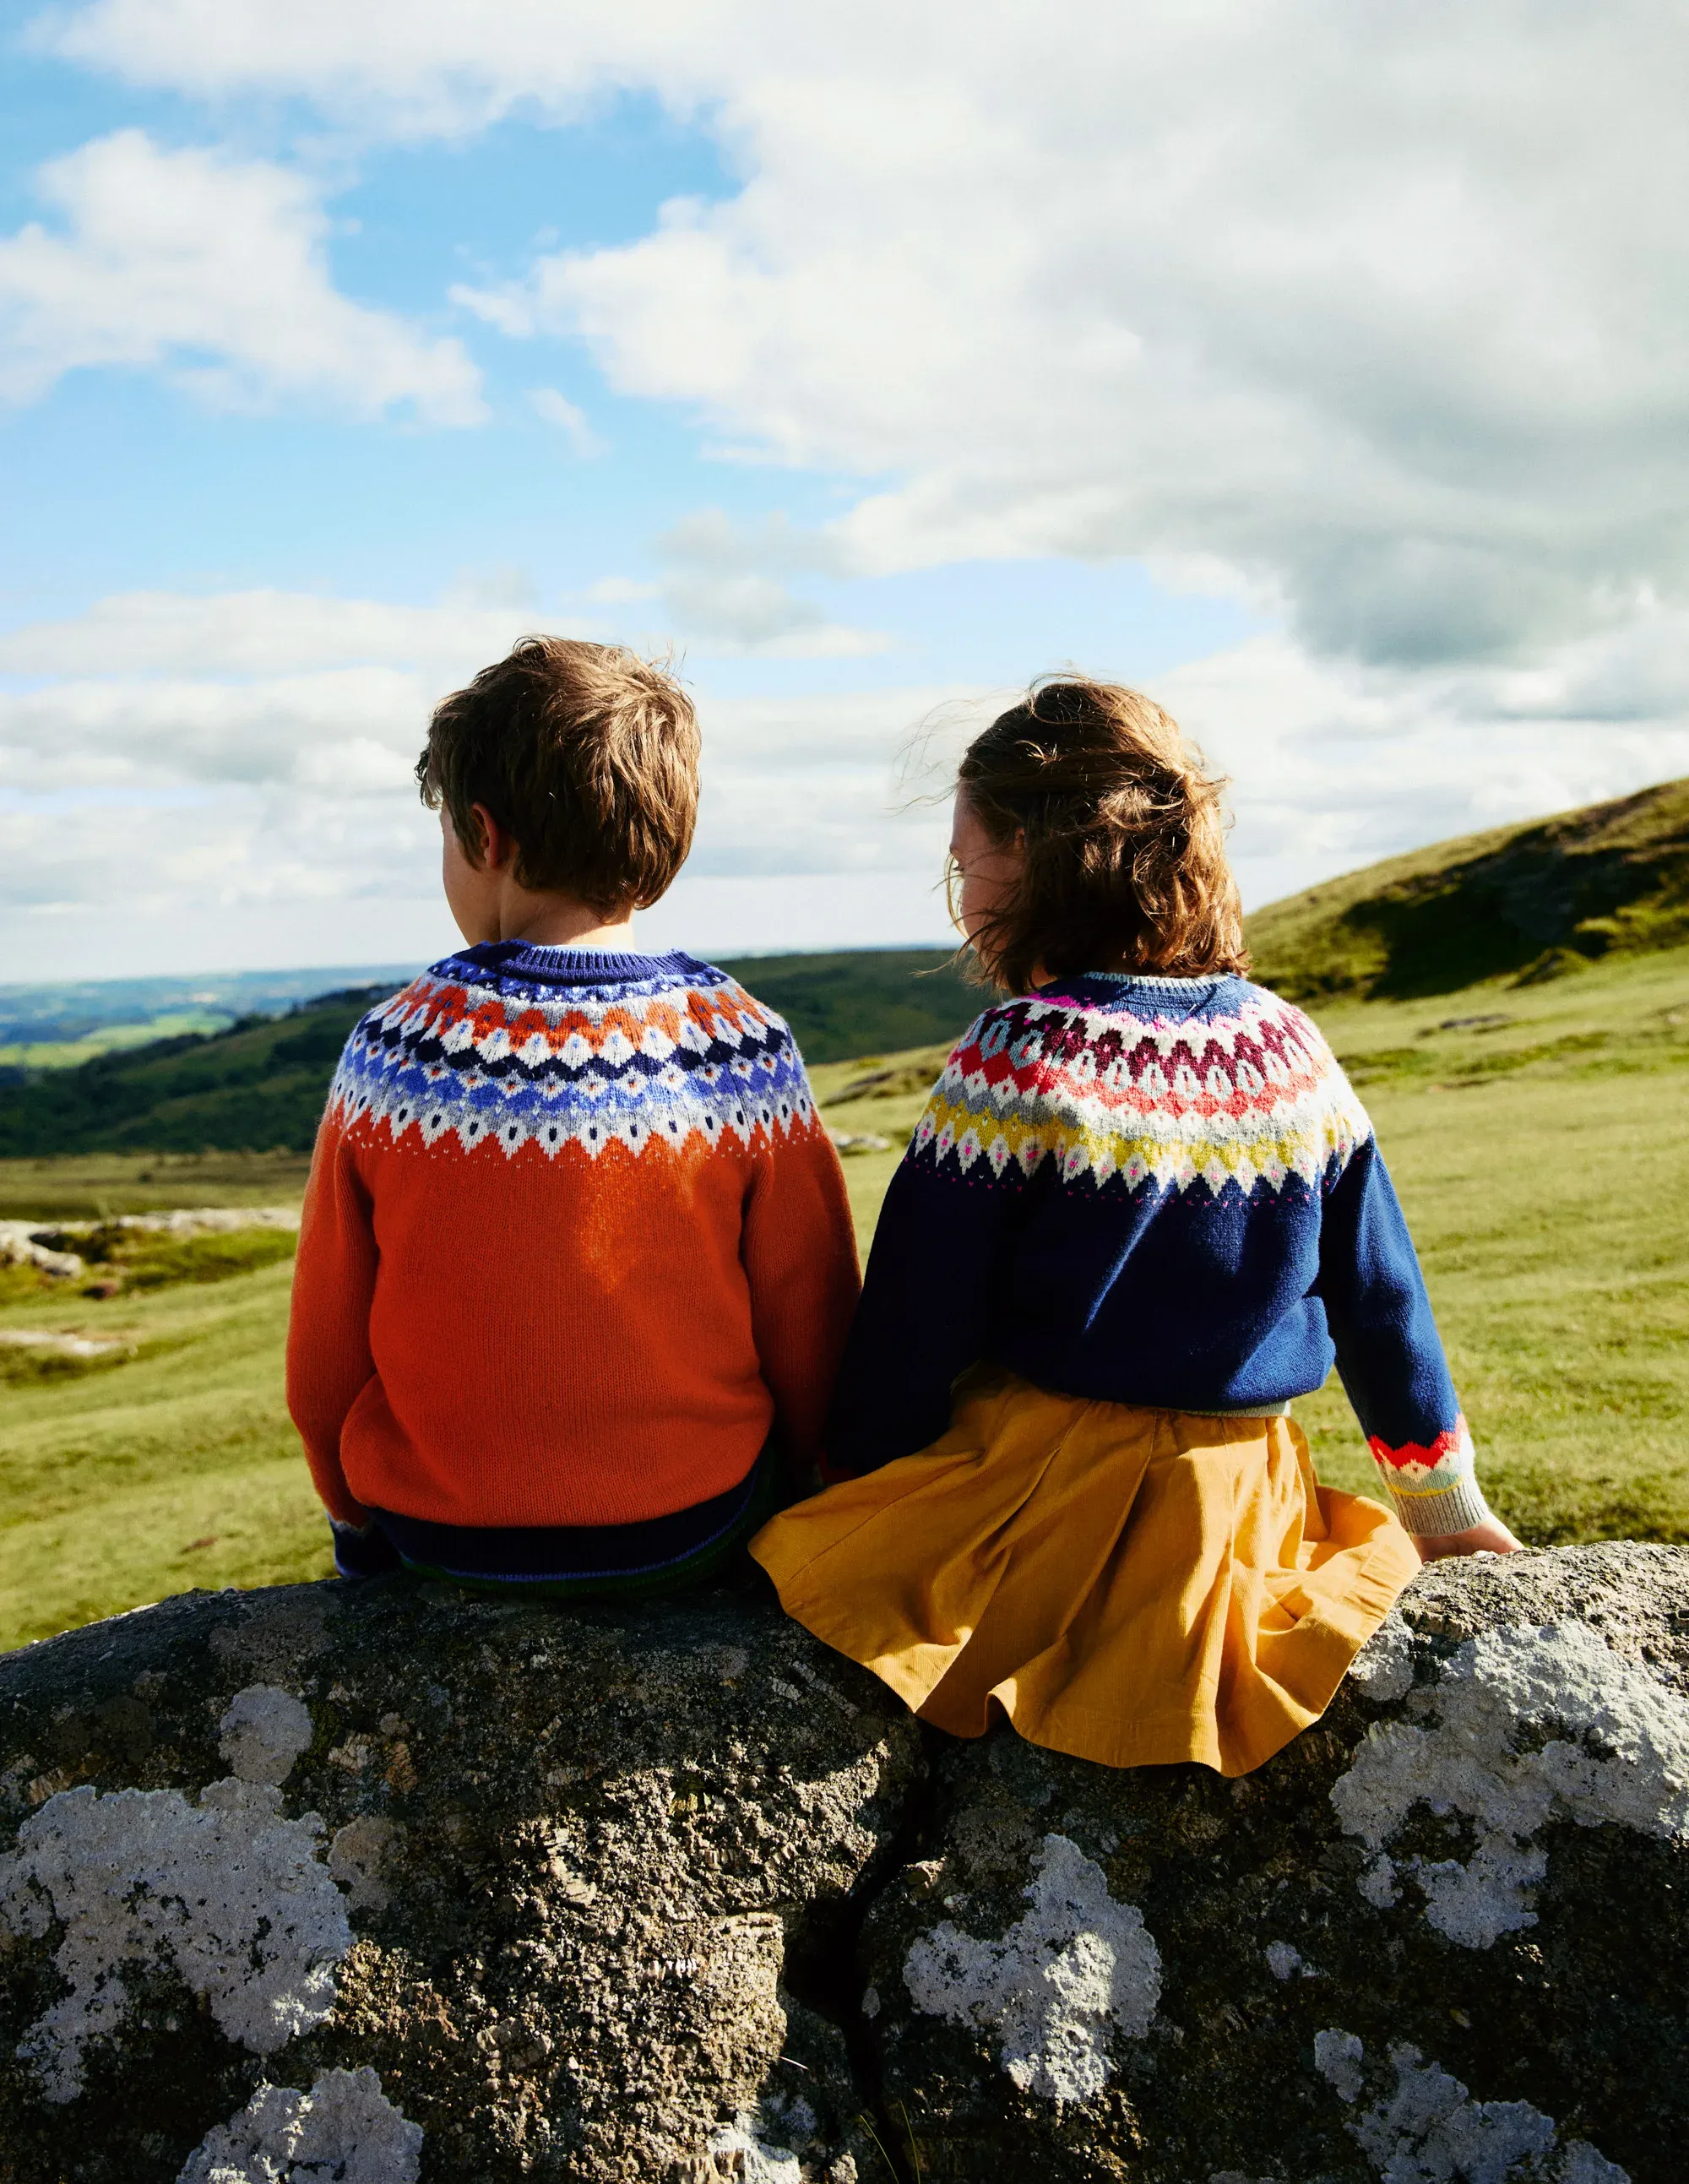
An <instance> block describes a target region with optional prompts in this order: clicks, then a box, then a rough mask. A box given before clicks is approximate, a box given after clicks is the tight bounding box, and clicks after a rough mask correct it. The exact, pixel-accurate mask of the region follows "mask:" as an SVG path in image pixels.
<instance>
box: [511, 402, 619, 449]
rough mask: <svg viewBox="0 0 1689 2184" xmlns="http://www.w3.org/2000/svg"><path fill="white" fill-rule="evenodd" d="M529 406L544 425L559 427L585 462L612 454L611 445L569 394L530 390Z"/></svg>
mask: <svg viewBox="0 0 1689 2184" xmlns="http://www.w3.org/2000/svg"><path fill="white" fill-rule="evenodd" d="M528 407H529V408H530V409H532V411H533V414H534V415H535V416H536V417H538V419H539V420H540V421H541V422H542V423H543V424H546V425H554V426H556V428H557V430H558V431H559V432H561V433H562V434H563V435H564V437H566V439H567V441H568V443H569V444H570V446H571V448H573V449H574V451H575V453H576V454H577V455H578V456H579V457H580V458H581V460H582V461H583V462H586V461H588V460H590V459H591V458H592V457H593V456H594V455H602V454H608V453H609V443H608V442H607V441H605V440H601V439H600V438H599V436H598V434H597V433H596V432H594V430H593V428H592V426H590V425H589V424H588V422H587V415H586V412H585V410H584V409H581V408H580V407H579V406H578V405H577V404H575V403H573V402H571V400H570V399H569V398H568V396H567V395H566V394H560V393H558V391H557V389H556V388H555V387H530V388H529V390H528Z"/></svg>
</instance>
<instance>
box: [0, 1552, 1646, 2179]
mask: <svg viewBox="0 0 1689 2184" xmlns="http://www.w3.org/2000/svg"><path fill="white" fill-rule="evenodd" d="M0 1818H3V1820H4V1827H3V1830H0V2025H3V2027H4V2031H3V2034H0V2179H3V2180H5V2184H47V2180H53V2184H59V2180H64V2184H70V2180H73V2179H74V2180H76V2184H119V2180H121V2184H154V2180H156V2184H212V2180H214V2179H215V2184H247V2180H248V2179H250V2180H253V2184H257V2180H259V2179H262V2180H265V2184H280V2180H283V2179H286V2180H287V2181H288V2184H306V2180H307V2179H309V2180H312V2184H315V2180H318V2179H321V2178H326V2177H331V2176H340V2177H341V2178H342V2180H343V2184H445V2180H449V2184H503V2180H504V2179H507V2178H510V2179H514V2178H516V2177H534V2178H555V2179H560V2180H561V2179H570V2180H573V2179H583V2180H586V2179H594V2180H596V2179H626V2180H629V2184H632V2180H636V2179H637V2180H639V2184H647V2180H650V2184H722V2180H727V2179H738V2180H740V2184H822V2180H826V2184H893V2180H900V2181H901V2184H909V2181H910V2180H912V2179H914V2178H916V2177H917V2176H920V2177H921V2178H923V2179H925V2180H931V2181H932V2184H937V2180H939V2179H944V2180H950V2184H1003V2180H1005V2179H1006V2178H1012V2179H1015V2180H1018V2179H1020V2178H1023V2177H1025V2178H1036V2179H1037V2180H1038V2184H1066V2180H1085V2184H1091V2180H1099V2184H1100V2180H1103V2179H1107V2180H1110V2184H1374V2180H1383V2184H1458V2180H1464V2184H1624V2181H1625V2180H1629V2184H1667V2180H1669V2179H1673V2178H1675V2177H1676V2176H1678V2175H1679V2174H1681V2160H1680V2157H1679V2148H1681V2145H1682V2144H1683V2143H1684V2142H1685V2138H1686V2127H1689V2113H1686V2110H1689V2024H1686V2019H1689V1977H1686V1974H1689V1931H1686V1921H1685V1914H1684V1903H1685V1894H1686V1888H1689V1848H1686V1845H1689V1552H1686V1551H1685V1550H1681V1549H1675V1548H1664V1547H1648V1546H1628V1545H1617V1544H1614V1545H1605V1546H1594V1547H1583V1548H1569V1549H1562V1550H1559V1551H1557V1552H1552V1553H1547V1554H1539V1555H1531V1556H1528V1557H1516V1558H1513V1559H1512V1560H1510V1561H1508V1562H1506V1563H1502V1562H1497V1561H1495V1560H1490V1559H1486V1560H1482V1561H1479V1562H1469V1563H1444V1564H1441V1565H1438V1566H1436V1567H1435V1568H1432V1569H1430V1570H1428V1571H1427V1572H1425V1573H1424V1575H1423V1576H1422V1577H1421V1578H1420V1579H1419V1581H1418V1582H1417V1583H1416V1584H1415V1585H1414V1586H1413V1589H1412V1590H1411V1591H1410V1592H1409V1593H1408V1595H1407V1596H1406V1598H1405V1600H1404V1602H1402V1607H1400V1608H1399V1609H1398V1611H1397V1613H1396V1614H1395V1615H1393V1616H1392V1617H1391V1619H1390V1621H1389V1622H1388V1623H1387V1624H1385V1628H1384V1630H1382V1631H1381V1632H1380V1634H1379V1636H1378V1637H1377V1639H1375V1640H1374V1643H1373V1644H1372V1645H1371V1646H1369V1647H1368V1650H1367V1652H1365V1653H1364V1654H1363V1657H1362V1658H1361V1660H1360V1662H1359V1663H1357V1674H1355V1676H1353V1677H1352V1679H1351V1680H1350V1681H1349V1683H1348V1684H1347V1685H1346V1686H1345V1688H1344V1690H1343V1691H1341V1693H1340V1695H1339V1697H1338V1699H1337V1701H1336V1702H1335V1705H1334V1706H1333V1708H1332V1709H1331V1711H1330V1713H1329V1714H1328V1715H1327V1717H1326V1719H1325V1720H1324V1722H1323V1723H1321V1724H1319V1725H1318V1727H1317V1728H1316V1729H1315V1730H1313V1731H1311V1732H1310V1733H1309V1734H1308V1735H1307V1736H1304V1737H1302V1738H1300V1739H1299V1740H1298V1741H1297V1742H1296V1744H1295V1745H1294V1746H1292V1747H1290V1750H1288V1751H1287V1752H1284V1753H1282V1754H1281V1755H1280V1756H1279V1758H1278V1759H1276V1760H1275V1761H1274V1762H1273V1763H1271V1764H1270V1765H1269V1766H1268V1767H1266V1768H1263V1769H1262V1770H1261V1771H1260V1772H1259V1773H1258V1774H1257V1775H1252V1776H1250V1777H1248V1778H1246V1779H1245V1780H1242V1781H1240V1782H1235V1783H1226V1782H1223V1781H1221V1780H1218V1778H1217V1777H1215V1776H1213V1775H1210V1774H1208V1773H1207V1771H1206V1770H1204V1769H1200V1768H1196V1767H1189V1768H1163V1769H1145V1770H1142V1771H1139V1772H1134V1773H1114V1772H1111V1771H1110V1770H1107V1769H1101V1768H1097V1767H1094V1766H1090V1765H1089V1764H1087V1763H1084V1762H1082V1761H1075V1760H1069V1759H1065V1758H1061V1757H1059V1756H1056V1755H1053V1754H1051V1753H1047V1752H1040V1751H1038V1750H1036V1749H1035V1748H1034V1747H1030V1746H1028V1745H1026V1744H1023V1743H1022V1742H1021V1741H1018V1740H1017V1738H1015V1737H1014V1736H1013V1735H1012V1732H1009V1731H1006V1730H1000V1731H998V1732H996V1733H994V1734H993V1735H992V1736H989V1737H986V1738H984V1739H982V1740H981V1741H979V1742H978V1743H975V1744H962V1743H956V1742H953V1741H950V1740H948V1739H945V1738H943V1737H941V1736H938V1735H937V1734H936V1733H934V1732H930V1731H921V1730H918V1729H917V1726H916V1725H915V1724H912V1723H911V1722H910V1721H909V1719H907V1718H906V1716H904V1715H903V1713H901V1710H900V1708H897V1707H896V1706H895V1703H894V1702H892V1701H891V1700H890V1699H889V1696H888V1695H887V1694H886V1693H884V1691H883V1690H882V1688H881V1687H880V1685H878V1683H877V1682H876V1681H875V1680H873V1679H872V1678H871V1677H869V1676H867V1674H864V1673H863V1672H861V1671H860V1670H858V1669H856V1668H854V1667H853V1666H851V1665H850V1664H849V1663H845V1662H844V1661H842V1660H841V1659H839V1657H837V1656H836V1655H833V1654H832V1653H829V1652H827V1651H826V1649H825V1648H823V1647H822V1646H818V1645H817V1644H816V1643H815V1642H814V1641H811V1639H809V1638H808V1637H807V1635H805V1633H804V1632H802V1631H801V1630H798V1629H797V1628H796V1626H794V1624H790V1623H788V1622H787V1621H785V1620H784V1619H783V1618H782V1617H781V1616H780V1615H779V1613H778V1611H777V1610H776V1609H775V1608H774V1607H772V1605H771V1604H768V1603H766V1602H763V1601H762V1600H761V1599H759V1598H755V1597H753V1596H749V1595H745V1594H740V1593H734V1592H733V1591H727V1590H725V1589H723V1590H722V1591H715V1592H710V1593H706V1594H702V1595H700V1596H696V1597H694V1598H693V1599H691V1600H689V1601H684V1602H672V1603H667V1604H652V1605H650V1606H649V1607H627V1608H616V1609H611V1608H608V1607H599V1608H589V1609H578V1610H573V1611H564V1610H561V1609H553V1608H549V1607H545V1606H544V1605H543V1604H539V1603H534V1604H531V1605H527V1606H520V1605H506V1604H504V1603H502V1602H484V1601H478V1600H475V1599H472V1598H468V1597H465V1596H462V1595H460V1594H459V1593H457V1592H456V1591H454V1590H453V1589H452V1588H450V1587H449V1586H446V1585H437V1584H428V1583H422V1582H419V1581H417V1580H412V1579H410V1578H396V1579H387V1580H380V1581H378V1582H376V1583H373V1584H370V1585H361V1586H360V1585H347V1584H339V1583H337V1584H330V1585H316V1586H296V1587H289V1588H284V1589H281V1590H278V1591H271V1592H267V1593H254V1594H245V1595H242V1594H234V1593H223V1594H216V1595H204V1594H200V1595H193V1596H187V1597H186V1598H184V1599H181V1600H178V1601H172V1602H165V1603H164V1605H163V1606H161V1607H155V1608H150V1609H146V1610H143V1611H141V1612H139V1613H136V1614H134V1615H131V1616H128V1617H124V1618H121V1619H118V1620H117V1621H115V1622H113V1623H109V1624H98V1625H96V1626H93V1627H92V1628H91V1629H89V1630H82V1631H78V1632H74V1633H71V1634H70V1635H66V1636H64V1637H62V1638H58V1639H54V1640H52V1641H48V1642H47V1643H45V1644H43V1645H40V1646H32V1647H30V1648H28V1649H26V1650H25V1651H24V1652H20V1653H17V1654H14V1655H11V1656H8V1657H6V1658H4V1659H3V1660H0Z"/></svg>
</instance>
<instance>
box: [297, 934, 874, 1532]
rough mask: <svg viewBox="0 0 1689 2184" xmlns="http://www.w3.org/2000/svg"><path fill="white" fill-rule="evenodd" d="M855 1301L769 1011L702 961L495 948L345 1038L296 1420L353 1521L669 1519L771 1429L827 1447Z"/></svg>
mask: <svg viewBox="0 0 1689 2184" xmlns="http://www.w3.org/2000/svg"><path fill="white" fill-rule="evenodd" d="M857 1286H858V1284H857V1272H856V1245H855V1242H854V1239H853V1235H852V1231H851V1226H850V1209H849V1206H848V1204H847V1201H846V1199H845V1195H844V1178H843V1176H842V1174H841V1173H840V1170H839V1159H838V1156H837V1154H836V1153H835V1152H834V1151H833V1146H832V1145H831V1143H830V1142H829V1140H828V1136H827V1134H826V1132H825V1131H824V1130H823V1128H822V1125H821V1123H820V1120H819V1118H818V1117H817V1113H816V1110H815V1105H814V1100H813V1096H812V1095H811V1091H810V1087H809V1083H808V1080H807V1078H806V1077H805V1073H804V1067H803V1063H802V1061H801V1059H800V1056H799V1054H798V1050H797V1048H796V1046H795V1045H794V1043H793V1040H792V1037H791V1034H790V1033H789V1031H788V1030H787V1028H786V1026H785V1025H784V1024H783V1022H781V1020H780V1019H779V1017H777V1016H774V1015H772V1013H771V1012H770V1011H768V1010H766V1009H765V1008H763V1007H762V1006H761V1005H760V1004H759V1003H758V1002H756V1001H754V1000H752V999H751V998H750V995H748V994H747V993H745V992H744V989H742V988H741V987H739V986H738V985H736V984H735V983H733V980H732V979H731V978H728V977H727V975H726V973H725V972H721V971H716V970H713V969H711V967H709V966H708V965H706V964H703V963H700V962H696V961H694V960H693V959H692V958H691V957H689V956H682V955H671V956H633V955H614V954H606V953H602V952H599V951H588V950H581V949H569V948H533V947H528V946H527V945H525V944H520V943H515V942H499V943H493V944H488V945H485V946H482V947H477V948H471V949H468V950H465V952H464V953H463V954H461V955H460V956H453V957H449V958H448V959H447V960H446V961H444V962H443V963H439V964H437V965H436V966H435V967H434V968H433V969H432V970H431V971H429V972H425V973H424V974H423V976H422V977H421V978H417V979H415V980H414V981H413V982H412V983H411V984H410V985H409V986H407V987H406V988H405V989H404V991H403V992H401V993H399V994H397V995H394V996H393V999H392V1000H389V1001H387V1002H384V1003H383V1004H382V1006H380V1007H378V1008H376V1009H373V1010H371V1012H370V1014H369V1015H368V1016H366V1017H365V1018H364V1020H363V1022H361V1023H360V1025H359V1026H358V1028H357V1029H356V1030H355V1031H354V1033H353V1034H352V1036H351V1038H350V1039H348V1042H347V1045H346V1050H345V1052H344V1054H343V1056H342V1058H341V1063H340V1067H339V1070H338V1073H337V1075H336V1077H335V1080H334V1084H333V1087H332V1090H331V1092H330V1095H329V1100H328V1109H327V1112H326V1115H325V1116H324V1118H323V1122H322V1127H321V1132H320V1134H319V1135H318V1139H317V1145H316V1154H315V1160H314V1162H313V1163H312V1167H311V1178H310V1184H309V1190H308V1191H307V1194H306V1199H305V1212H304V1224H303V1226H302V1228H301V1230H300V1234H299V1254H298V1267H297V1272H296V1274H295V1278H294V1289H293V1318H292V1321H291V1323H290V1325H289V1328H288V1335H287V1401H288V1407H289V1408H290V1409H291V1411H292V1412H293V1420H294V1423H295V1424H297V1425H298V1429H299V1432H300V1435H302V1437H303V1439H304V1444H305V1449H306V1452H307V1455H308V1456H309V1460H310V1466H311V1471H312V1475H313V1477H314V1478H315V1481H316V1485H317V1490H318V1492H319V1494H320V1495H321V1497H322V1500H323V1502H324V1503H325V1504H326V1507H327V1508H328V1511H329V1513H330V1514H331V1515H332V1517H334V1518H337V1520H338V1521H339V1522H340V1523H342V1524H354V1525H355V1524H363V1523H365V1521H366V1520H367V1519H368V1518H369V1516H370V1514H371V1512H372V1511H375V1512H379V1511H383V1510H387V1511H393V1512H397V1513H400V1514H402V1515H404V1516H406V1517H411V1518H427V1519H431V1520H432V1521H434V1522H436V1523H438V1524H451V1525H463V1526H512V1525H515V1526H555V1525H566V1526H580V1525H616V1524H627V1523H629V1522H633V1521H637V1520H638V1519H642V1518H656V1517H661V1516H663V1515H666V1513H670V1512H672V1511H676V1510H681V1509H685V1508H688V1507H692V1506H693V1505H695V1504H697V1503H700V1502H705V1501H709V1500H711V1498H712V1497H715V1496H721V1495H722V1494H723V1493H724V1492H725V1491H726V1490H728V1489H729V1488H732V1487H733V1486H735V1485H737V1484H738V1482H739V1481H741V1480H743V1479H745V1478H746V1476H747V1474H749V1472H750V1468H751V1467H752V1465H753V1464H754V1463H755V1459H756V1457H757V1454H758V1451H760V1450H761V1447H762V1445H763V1443H764V1441H765V1440H766V1438H767V1435H768V1433H769V1429H770V1427H771V1425H772V1424H774V1423H775V1422H776V1421H778V1424H779V1425H780V1426H781V1427H782V1429H783V1438H784V1440H785V1442H786V1444H787V1446H788V1447H789V1449H790V1451H792V1452H793V1454H794V1456H795V1457H797V1458H799V1459H800V1461H802V1460H806V1459H807V1458H808V1457H811V1455H813V1453H814V1452H815V1451H816V1448H817V1442H818V1439H819V1435H820V1431H821V1424H822V1412H823V1411H824V1408H825V1406H826V1402H827V1397H828V1391H829V1389H830V1386H831V1384H832V1379H833V1370H834V1368H835V1366H836V1364H837V1362H838V1357H839V1351H840V1348H841V1347H842V1345H843V1342H844V1334H845V1331H846V1329H847V1328H848V1326H849V1323H850V1313H851V1310H852V1307H854V1305H855V1302H856V1290H857Z"/></svg>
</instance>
